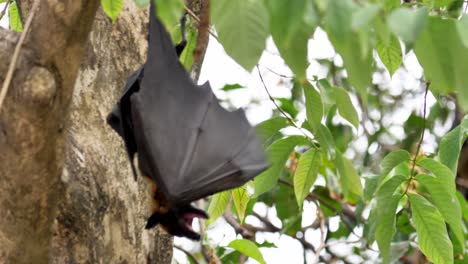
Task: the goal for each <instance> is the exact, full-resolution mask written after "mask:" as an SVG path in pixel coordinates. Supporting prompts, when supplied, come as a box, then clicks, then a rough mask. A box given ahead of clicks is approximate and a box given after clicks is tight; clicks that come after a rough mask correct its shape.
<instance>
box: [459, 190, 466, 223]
mask: <svg viewBox="0 0 468 264" xmlns="http://www.w3.org/2000/svg"><path fill="white" fill-rule="evenodd" d="M456 195H457V199H458V202H459V203H460V206H461V209H462V214H463V219H465V222H468V202H467V201H466V199H465V197H464V196H463V194H461V193H460V192H457V193H456Z"/></svg>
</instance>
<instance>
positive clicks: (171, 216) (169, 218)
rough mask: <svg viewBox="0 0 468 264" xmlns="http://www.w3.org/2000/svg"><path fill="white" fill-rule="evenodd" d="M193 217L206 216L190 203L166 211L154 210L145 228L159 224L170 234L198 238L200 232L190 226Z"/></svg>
mask: <svg viewBox="0 0 468 264" xmlns="http://www.w3.org/2000/svg"><path fill="white" fill-rule="evenodd" d="M194 218H204V219H206V218H208V215H207V214H206V213H205V211H203V210H200V209H197V208H195V207H193V206H191V205H186V206H183V207H179V208H170V209H169V210H168V211H167V212H166V213H161V212H155V213H153V214H152V215H151V217H150V218H149V219H148V222H147V223H146V227H145V228H146V229H150V228H153V227H155V226H156V225H157V224H161V226H162V227H163V228H164V229H165V230H166V231H167V232H168V233H169V234H171V235H173V236H179V237H187V238H190V239H193V240H200V234H198V233H197V232H195V231H194V230H193V228H192V223H193V219H194Z"/></svg>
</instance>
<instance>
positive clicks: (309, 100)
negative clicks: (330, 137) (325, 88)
mask: <svg viewBox="0 0 468 264" xmlns="http://www.w3.org/2000/svg"><path fill="white" fill-rule="evenodd" d="M303 88H304V95H305V105H306V115H307V121H308V122H309V125H310V127H311V128H312V129H313V130H314V131H317V130H318V128H319V126H320V123H321V122H322V117H323V104H322V98H321V97H320V93H319V92H318V91H317V90H316V89H315V87H314V86H312V85H311V84H310V83H308V82H307V83H305V84H304V85H303Z"/></svg>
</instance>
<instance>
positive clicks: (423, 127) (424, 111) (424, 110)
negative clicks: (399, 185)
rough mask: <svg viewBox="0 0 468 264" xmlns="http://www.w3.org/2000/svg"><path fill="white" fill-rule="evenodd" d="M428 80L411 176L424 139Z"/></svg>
mask: <svg viewBox="0 0 468 264" xmlns="http://www.w3.org/2000/svg"><path fill="white" fill-rule="evenodd" d="M430 84H431V83H430V82H426V91H425V92H424V105H423V120H422V132H421V138H420V139H419V142H418V146H417V148H416V153H415V154H414V158H413V160H412V163H413V167H412V168H411V176H413V174H414V169H415V167H416V159H417V158H418V155H419V150H420V149H421V145H422V143H423V140H424V132H425V130H426V108H427V107H426V105H427V92H428V91H429V85H430Z"/></svg>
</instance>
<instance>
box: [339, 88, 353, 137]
mask: <svg viewBox="0 0 468 264" xmlns="http://www.w3.org/2000/svg"><path fill="white" fill-rule="evenodd" d="M335 98H336V106H337V107H338V112H339V113H340V116H342V117H343V118H344V119H346V120H347V121H348V122H349V123H351V125H353V126H354V127H355V128H356V129H358V127H359V117H358V114H357V112H356V109H355V108H354V106H353V103H352V102H351V98H350V97H349V94H348V92H347V91H346V90H345V89H343V88H340V87H335Z"/></svg>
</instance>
